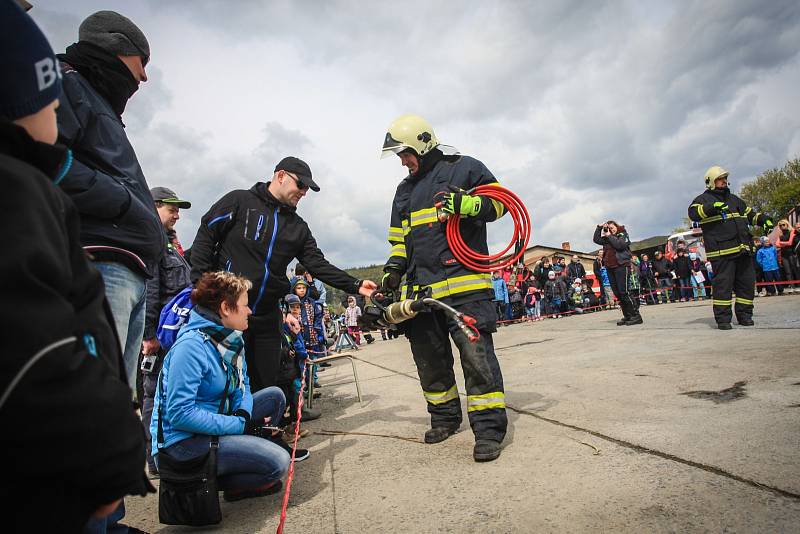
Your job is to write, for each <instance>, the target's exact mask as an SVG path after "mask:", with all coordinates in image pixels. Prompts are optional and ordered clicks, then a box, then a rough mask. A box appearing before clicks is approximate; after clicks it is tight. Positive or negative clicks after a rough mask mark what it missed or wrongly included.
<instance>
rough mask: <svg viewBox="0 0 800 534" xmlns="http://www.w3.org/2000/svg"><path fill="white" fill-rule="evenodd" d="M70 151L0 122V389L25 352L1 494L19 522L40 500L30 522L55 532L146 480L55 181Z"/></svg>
mask: <svg viewBox="0 0 800 534" xmlns="http://www.w3.org/2000/svg"><path fill="white" fill-rule="evenodd" d="M68 161H69V155H68V152H67V151H66V150H65V149H64V148H63V147H57V146H52V145H48V144H45V143H39V142H36V141H34V140H33V139H32V138H31V137H30V136H29V135H28V133H27V132H26V131H25V130H24V129H23V128H21V127H19V126H17V125H14V124H11V123H9V122H4V121H0V175H2V177H3V187H4V193H3V196H2V199H0V224H2V228H3V229H4V231H5V232H6V235H5V238H4V248H5V250H6V252H7V253H6V254H3V255H2V256H1V257H0V294H2V295H3V304H4V306H3V311H2V319H0V321H2V324H3V329H4V332H6V333H7V334H6V335H3V336H2V338H0V339H1V341H0V347H1V348H0V354H2V357H0V391H3V392H5V391H6V388H7V387H8V386H9V384H10V383H11V381H12V380H13V379H14V377H16V376H18V374H19V373H20V372H21V370H22V368H23V366H25V365H26V364H28V363H31V362H34V364H33V366H32V367H30V369H29V370H28V371H27V372H26V373H25V374H24V375H23V377H22V380H21V381H20V382H19V383H18V384H17V386H16V387H15V389H13V390H12V392H11V394H10V396H9V397H8V400H7V401H6V403H5V404H4V405H3V406H2V408H0V424H2V427H3V429H4V432H3V447H2V450H3V453H4V454H3V456H4V457H5V458H6V459H7V462H6V465H5V469H4V476H3V482H2V483H0V497H2V498H3V502H4V503H5V504H6V506H11V507H12V509H13V510H15V511H16V512H17V514H23V516H24V517H26V518H27V519H26V521H29V520H30V515H25V512H24V511H25V510H30V506H31V503H33V506H37V507H38V508H35V510H39V511H41V503H42V502H47V513H46V514H43V517H40V518H36V520H35V522H36V525H37V527H36V528H37V529H39V530H45V531H52V532H55V531H58V532H73V531H81V530H82V527H83V526H84V524H85V523H86V521H87V520H88V518H89V515H90V513H91V512H93V511H94V510H96V509H97V508H98V507H99V506H100V505H101V504H106V503H110V502H113V501H115V500H116V499H119V498H121V497H123V496H125V495H134V494H135V495H144V494H145V493H146V492H147V491H148V490H149V489H152V486H151V485H150V484H149V483H148V482H147V479H146V477H145V475H144V471H143V467H142V466H143V465H144V460H145V459H144V435H143V432H142V429H141V422H140V421H139V418H138V417H137V416H136V413H135V411H134V407H133V404H132V402H131V390H130V388H129V387H128V385H127V384H126V383H125V376H124V371H123V370H122V369H123V368H124V366H123V364H122V354H121V352H120V344H119V340H118V338H117V336H116V332H115V331H114V327H113V324H114V321H113V319H112V317H111V312H110V309H109V308H108V304H107V302H106V300H105V290H104V286H103V280H102V278H101V276H100V273H98V272H97V270H95V269H94V267H93V266H92V265H91V264H90V263H89V261H88V260H87V258H86V255H85V253H84V251H83V249H82V248H81V246H80V240H79V231H80V218H79V215H78V211H77V210H76V209H75V206H74V204H73V203H72V202H71V201H70V199H69V197H68V196H67V195H65V194H64V192H63V191H61V189H59V188H58V187H57V186H56V185H54V180H58V179H59V178H60V177H61V176H62V175H63V174H64V171H65V170H66V169H65V168H64V166H65V165H68ZM70 338H73V339H72V340H71V341H70ZM62 340H63V341H64V343H63V344H61V345H58V346H56V347H52V345H53V344H55V343H58V342H60V341H62ZM48 347H51V348H50V349H49V350H48ZM36 354H40V355H41V358H40V359H38V360H33V358H34V356H35V355H36ZM32 495H35V496H36V497H35V498H33V499H32V497H31V496H32ZM28 527H30V525H28ZM8 528H11V529H12V530H13V529H14V527H13V523H12V526H10V527H8Z"/></svg>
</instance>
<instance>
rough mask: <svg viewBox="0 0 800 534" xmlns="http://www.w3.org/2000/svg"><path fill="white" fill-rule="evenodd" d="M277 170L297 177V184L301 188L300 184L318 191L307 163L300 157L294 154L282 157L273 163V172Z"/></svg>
mask: <svg viewBox="0 0 800 534" xmlns="http://www.w3.org/2000/svg"><path fill="white" fill-rule="evenodd" d="M278 171H283V172H285V173H288V174H290V175H294V176H292V177H293V178H296V179H297V182H298V186H300V188H301V189H302V188H303V187H302V186H305V189H308V188H311V190H312V191H315V192H319V186H318V185H317V183H316V182H315V181H314V180H313V179H312V178H311V169H310V168H309V166H308V163H306V162H305V161H303V160H302V159H300V158H296V157H294V156H287V157H285V158H283V159H282V160H281V161H280V163H278V164H277V165H275V172H276V173H277V172H278Z"/></svg>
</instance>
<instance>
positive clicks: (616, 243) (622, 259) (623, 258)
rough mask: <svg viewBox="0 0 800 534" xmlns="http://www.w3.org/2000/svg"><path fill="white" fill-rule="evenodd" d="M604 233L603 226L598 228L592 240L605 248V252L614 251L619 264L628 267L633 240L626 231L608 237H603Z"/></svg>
mask: <svg viewBox="0 0 800 534" xmlns="http://www.w3.org/2000/svg"><path fill="white" fill-rule="evenodd" d="M602 231H603V227H602V226H598V227H597V228H596V229H595V231H594V237H593V238H592V240H593V241H594V242H595V243H597V244H598V245H602V246H603V251H604V252H605V251H607V250H608V249H612V250H613V251H614V253H615V254H616V257H617V263H619V264H620V265H628V264H630V262H631V258H632V256H631V240H630V239H629V238H628V234H627V232H625V231H619V232H617V233H616V234H609V235H607V236H603V235H601V234H602Z"/></svg>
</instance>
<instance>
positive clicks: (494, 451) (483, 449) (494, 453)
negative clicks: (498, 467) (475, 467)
mask: <svg viewBox="0 0 800 534" xmlns="http://www.w3.org/2000/svg"><path fill="white" fill-rule="evenodd" d="M502 451H503V446H502V445H501V444H500V442H499V441H494V440H491V439H479V440H477V441H475V448H474V449H473V451H472V457H473V458H474V459H475V461H476V462H491V461H492V460H494V459H496V458H497V457H498V456H500V453H501V452H502Z"/></svg>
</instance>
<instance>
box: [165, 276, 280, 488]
mask: <svg viewBox="0 0 800 534" xmlns="http://www.w3.org/2000/svg"><path fill="white" fill-rule="evenodd" d="M250 287H251V283H250V282H249V281H248V280H246V279H244V278H241V277H238V276H236V275H234V274H232V273H228V272H212V273H206V274H204V275H203V277H202V278H201V279H200V280H199V281H198V282H197V284H196V286H195V289H194V290H193V291H192V302H193V303H194V305H195V306H194V308H193V309H192V311H191V312H190V315H189V320H188V322H187V323H186V324H185V325H184V326H183V327H182V328H181V330H180V333H179V334H178V338H177V340H176V341H175V344H174V345H173V346H172V348H171V349H170V351H169V352H168V353H167V355H166V357H165V359H164V365H163V367H162V369H161V375H160V377H159V381H160V384H159V389H157V390H156V397H155V405H154V408H153V417H152V419H151V421H150V431H151V432H152V435H153V436H154V437H155V436H159V432H158V426H159V424H158V423H159V414H160V416H161V417H162V418H163V419H162V421H161V424H162V430H163V441H162V436H159V439H153V451H152V452H153V456H154V457H155V460H156V464H158V461H159V456H160V455H162V454H168V455H169V456H171V457H172V458H175V459H176V460H189V459H191V458H196V457H199V456H203V455H205V454H206V453H207V452H208V447H209V440H210V436H219V450H218V453H217V477H218V485H219V489H221V490H224V492H225V493H224V498H225V500H228V501H233V500H239V499H244V498H248V497H258V496H261V495H267V494H271V493H276V492H278V491H279V490H280V489H281V486H282V483H281V479H282V478H283V476H284V474H285V473H286V471H287V469H288V467H289V458H290V457H289V453H288V452H287V450H286V449H287V447H288V446H287V445H286V443H285V442H283V440H282V438H280V437H278V436H280V434H278V433H275V435H274V436H273V433H272V432H271V431H269V430H266V429H262V427H263V426H265V425H277V424H278V423H279V422H280V419H281V416H282V415H283V411H284V408H285V406H286V398H285V397H284V395H283V392H282V391H281V390H280V389H279V388H277V387H268V388H266V389H262V390H261V391H258V392H256V393H255V394H254V395H251V393H250V382H249V380H248V378H247V365H246V363H245V357H244V356H245V354H244V341H243V339H242V331H243V330H246V329H247V319H248V316H249V315H250V313H251V312H250V308H249V307H248V306H247V291H248V290H249V289H250ZM226 384H228V387H227V391H226V390H225V386H226ZM223 398H225V402H223ZM221 406H222V408H220V407H221ZM261 436H263V437H261Z"/></svg>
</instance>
